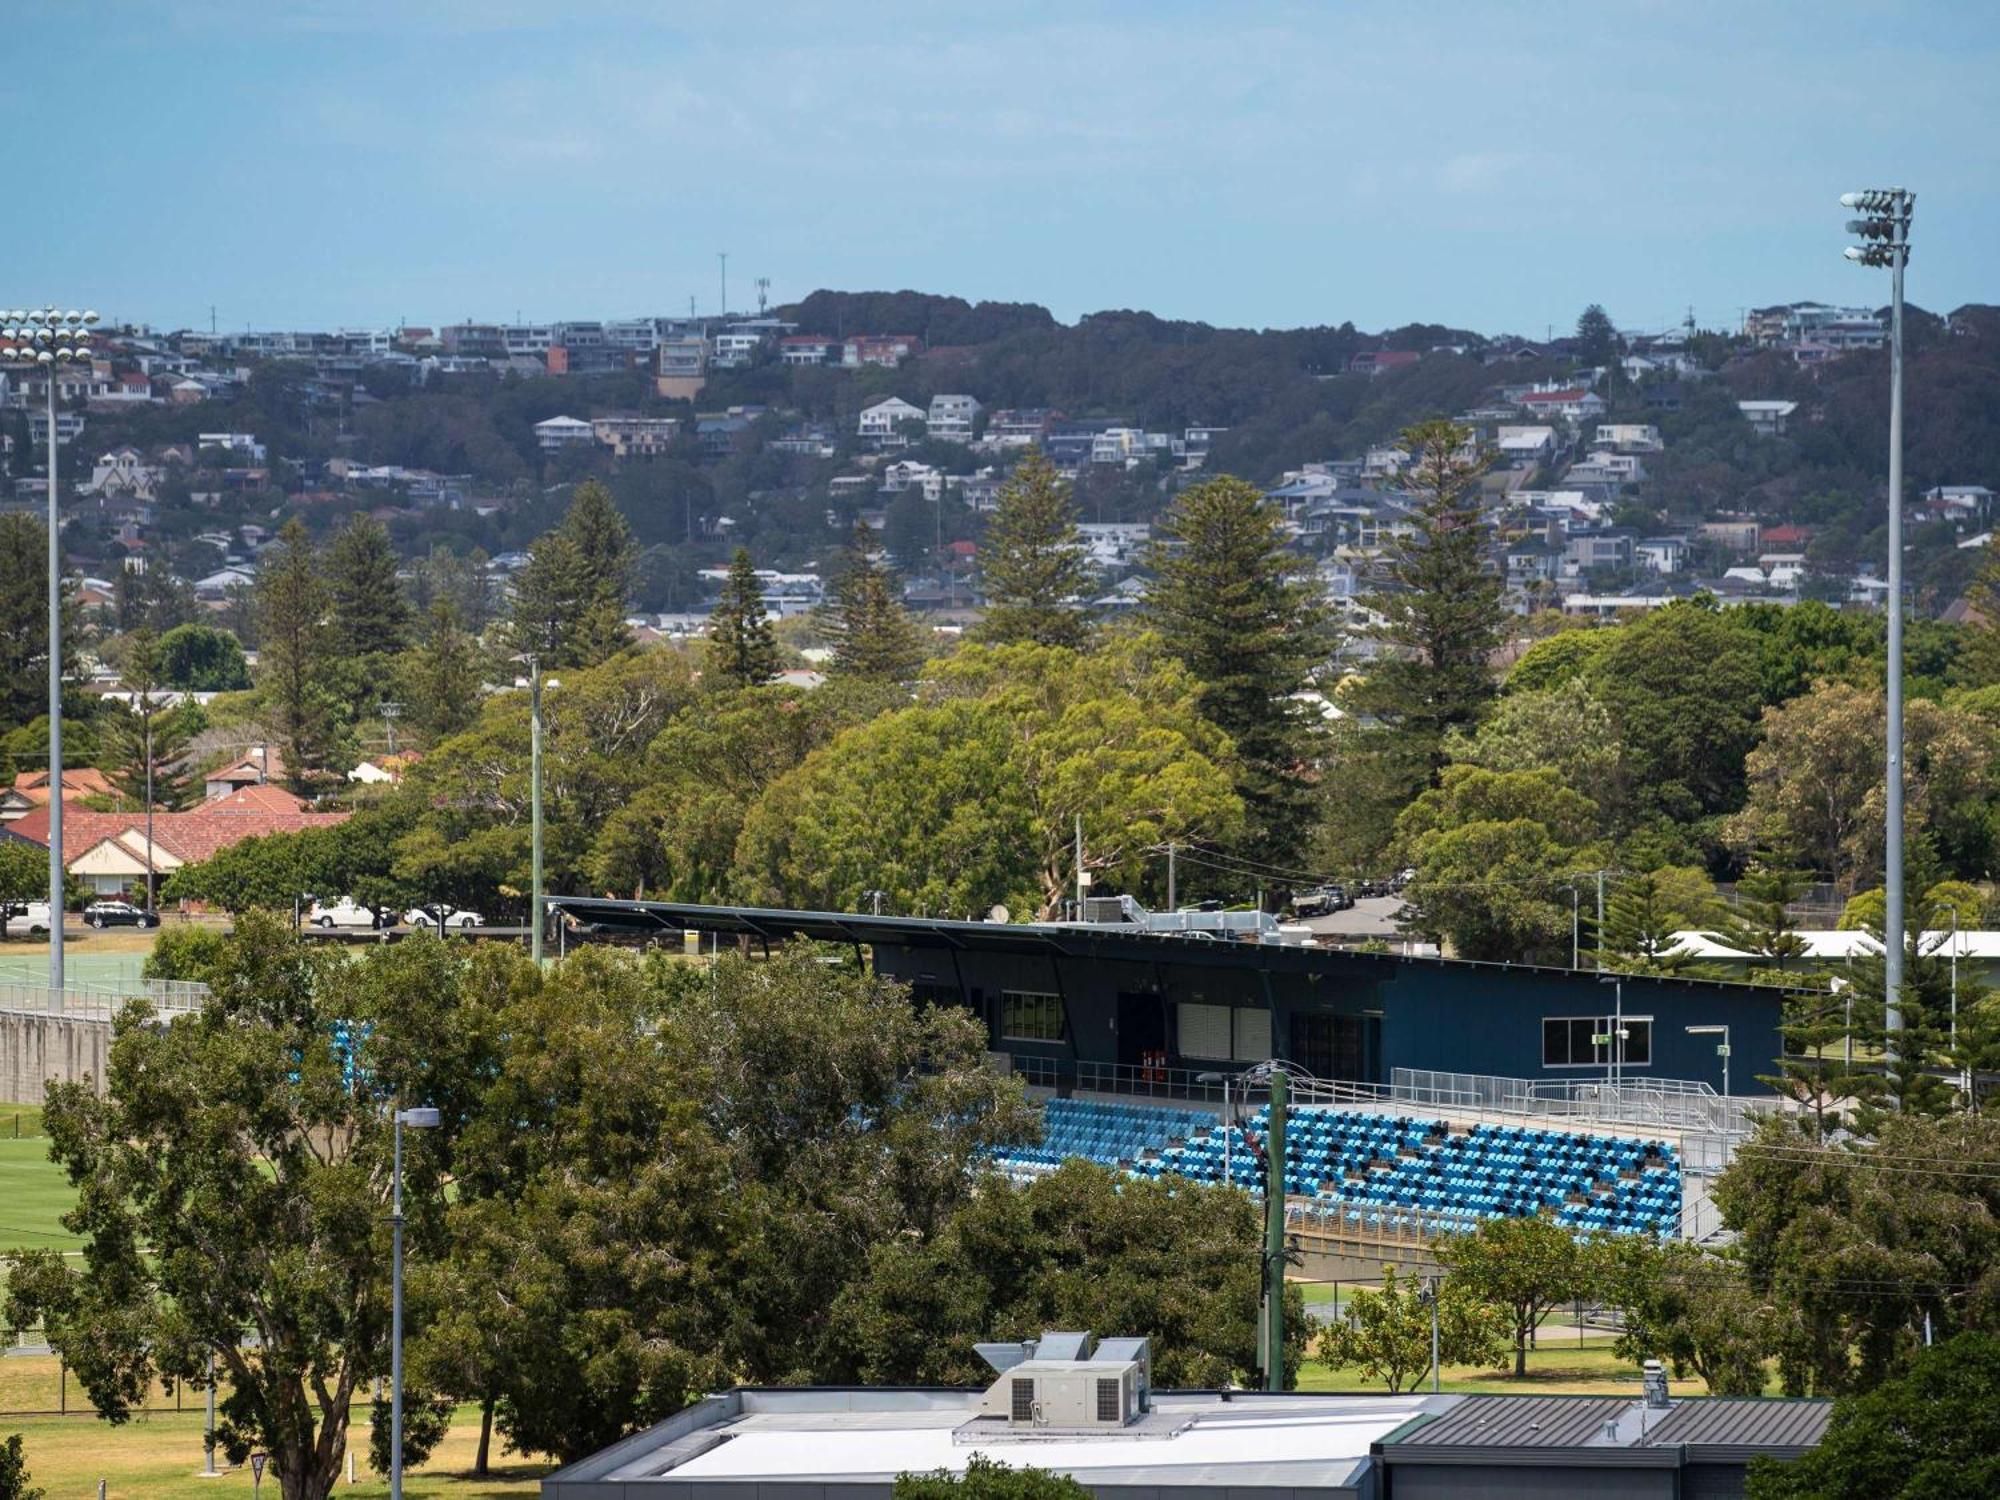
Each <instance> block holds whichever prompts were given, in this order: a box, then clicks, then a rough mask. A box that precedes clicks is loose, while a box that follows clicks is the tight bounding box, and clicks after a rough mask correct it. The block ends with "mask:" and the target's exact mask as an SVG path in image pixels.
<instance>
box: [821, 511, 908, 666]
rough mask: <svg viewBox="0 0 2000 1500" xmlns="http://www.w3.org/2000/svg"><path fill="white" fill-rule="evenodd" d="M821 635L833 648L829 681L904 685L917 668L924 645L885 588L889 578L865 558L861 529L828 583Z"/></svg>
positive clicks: (865, 544) (866, 551)
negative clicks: (843, 678) (829, 601)
mask: <svg viewBox="0 0 2000 1500" xmlns="http://www.w3.org/2000/svg"><path fill="white" fill-rule="evenodd" d="M833 587H834V599H833V607H832V608H831V609H830V610H829V611H827V615H826V634H827V638H828V641H829V643H830V644H831V645H832V647H833V660H832V663H831V664H830V667H829V672H830V673H831V674H832V675H840V674H846V675H848V676H852V677H861V678H867V679H870V680H873V681H878V682H908V681H909V680H910V679H912V678H913V677H915V676H916V675H917V671H918V669H919V668H920V667H921V666H922V665H923V660H924V643H923V636H922V635H921V634H920V633H919V631H918V629H917V626H916V622H915V621H913V620H911V618H910V616H909V612H908V611H907V610H905V609H904V608H903V602H902V600H900V599H898V598H897V597H896V594H895V591H894V589H893V588H892V587H891V586H890V580H889V575H888V574H887V573H886V572H885V571H884V570H883V569H882V568H881V567H880V566H879V565H878V564H877V563H876V562H875V560H874V558H873V557H872V556H871V555H870V553H869V542H868V537H867V533H866V531H865V529H863V528H858V527H857V528H856V530H855V534H854V546H853V549H852V552H851V553H850V555H849V558H848V560H847V565H846V566H845V567H844V568H843V569H842V570H841V573H840V576H839V577H838V578H836V579H835V580H834V586H833Z"/></svg>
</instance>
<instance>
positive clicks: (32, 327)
mask: <svg viewBox="0 0 2000 1500" xmlns="http://www.w3.org/2000/svg"><path fill="white" fill-rule="evenodd" d="M96 321H97V314H96V313H94V312H77V311H75V310H73V309H72V310H71V311H69V312H63V311H60V310H59V309H57V308H55V307H53V306H51V307H43V308H18V307H17V308H13V309H10V310H7V311H5V312H4V313H0V359H9V360H22V361H29V362H32V363H34V364H37V365H39V366H41V369H42V373H43V374H44V375H46V376H47V377H48V382H49V408H48V410H49V497H48V498H49V994H50V997H51V998H50V1001H49V1003H50V1005H52V1006H54V1007H55V1008H57V1009H60V1008H61V1007H62V990H63V834H62V825H63V805H62V803H63V797H62V792H63V785H62V774H63V762H62V542H61V539H60V536H59V533H58V527H59V525H60V524H61V520H62V516H61V513H60V511H59V509H58V507H57V504H56V496H57V495H58V494H59V493H60V492H61V486H60V485H59V483H58V482H57V481H58V476H57V472H56V454H57V449H58V448H59V447H60V446H61V437H60V435H59V434H58V432H57V430H56V384H57V379H56V376H57V372H58V371H59V370H60V369H61V368H62V366H63V365H65V364H67V363H69V362H70V361H72V360H77V359H89V358H90V325H91V324H93V323H95V322H96Z"/></svg>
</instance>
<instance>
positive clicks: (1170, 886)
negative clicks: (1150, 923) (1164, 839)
mask: <svg viewBox="0 0 2000 1500" xmlns="http://www.w3.org/2000/svg"><path fill="white" fill-rule="evenodd" d="M1179 847H1180V846H1179V845H1178V844H1175V843H1174V842H1172V841H1171V840H1169V841H1168V843H1167V910H1168V911H1179V910H1180V903H1179V901H1178V900H1177V899H1176V898H1175V891H1174V854H1175V851H1176V850H1178V849H1179Z"/></svg>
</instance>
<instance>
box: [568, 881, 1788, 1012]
mask: <svg viewBox="0 0 2000 1500" xmlns="http://www.w3.org/2000/svg"><path fill="white" fill-rule="evenodd" d="M547 901H548V904H549V905H550V906H551V907H554V908H556V909H558V910H560V911H564V912H567V913H569V914H570V915H571V916H573V917H575V918H577V919H578V920H580V921H584V922H590V923H595V924H597V925H598V926H599V927H601V928H603V929H605V930H609V931H618V932H626V933H631V934H634V935H642V934H649V933H657V934H665V933H669V932H679V931H683V930H687V929H695V930H699V931H702V932H719V933H727V934H737V935H742V936H747V937H754V938H758V939H761V940H763V941H765V942H782V941H784V940H785V939H787V938H794V937H803V938H813V939H817V940H818V941H821V942H829V943H866V944H869V945H870V946H873V945H877V944H880V945H882V946H885V947H896V948H946V949H955V950H959V951H971V950H979V951H984V952H1003V953H1027V954H1043V955H1062V956H1072V957H1095V958H1118V957H1128V958H1137V959H1141V960H1144V961H1147V962H1158V961H1159V960H1161V959H1163V958H1171V959H1172V960H1173V961H1174V962H1175V963H1197V964H1204V965H1210V966H1215V967H1240V966H1242V965H1244V964H1246V963H1251V964H1255V965H1258V966H1261V967H1268V968H1271V969H1273V970H1284V971H1296V972H1308V973H1310V972H1319V973H1329V972H1342V971H1345V972H1347V973H1350V974H1351V973H1354V972H1355V971H1356V970H1364V969H1372V970H1375V971H1378V972H1384V973H1393V972H1395V971H1397V970H1398V969H1404V968H1410V967H1429V968H1433V969H1451V970H1465V971H1478V972H1486V973H1502V972H1505V973H1515V974H1547V975H1561V976H1563V977H1564V978H1575V977H1577V976H1578V975H1579V974H1581V973H1584V972H1586V971H1582V970H1574V969H1567V968H1562V967H1560V966H1556V965H1549V964H1509V963H1491V962H1481V961H1476V960H1471V959H1461V958H1442V957H1435V956H1431V955H1419V954H1403V953H1366V952H1362V951H1361V950H1359V949H1355V948H1319V947H1312V946H1308V945H1303V944H1280V943H1248V942H1230V941H1218V940H1201V939H1193V938H1189V937H1186V936H1183V935H1181V934H1179V933H1160V932H1144V931H1140V930H1138V929H1137V928H1134V927H1132V926H1130V925H1129V924H1123V923H1110V922H1107V923H1103V924H1101V925H1098V924H1092V923H1087V922H974V921H962V920H958V919H955V918H950V917H878V916H872V915H870V914H868V913H866V912H838V911H796V910H792V909H790V908H786V907H768V906H702V905H696V904H693V903H689V902H677V901H618V900H613V899H611V898H609V897H601V896H550V897H548V898H547ZM1590 972H1593V973H1594V971H1590ZM1602 977H1604V978H1606V979H1610V978H1620V979H1623V980H1624V982H1625V983H1626V984H1627V985H1630V986H1638V987H1640V988H1641V989H1644V988H1646V987H1649V986H1650V987H1665V988H1668V989H1686V988H1708V989H1727V990H1735V991H1739V992H1740V991H1742V990H1744V989H1745V988H1754V989H1755V990H1756V992H1757V993H1758V994H1759V995H1761V996H1765V997H1767V998H1770V999H1772V1000H1773V1001H1775V1000H1777V999H1778V998H1779V997H1781V996H1782V995H1783V994H1784V989H1783V987H1781V986H1777V985H1756V986H1745V985H1743V984H1742V983H1740V982H1735V981H1730V980H1718V979H1698V978H1690V977H1688V976H1685V975H1671V976H1669V975H1651V974H1623V975H1619V974H1614V973H1613V972H1612V971H1610V970H1606V971H1605V972H1604V974H1603V976H1602Z"/></svg>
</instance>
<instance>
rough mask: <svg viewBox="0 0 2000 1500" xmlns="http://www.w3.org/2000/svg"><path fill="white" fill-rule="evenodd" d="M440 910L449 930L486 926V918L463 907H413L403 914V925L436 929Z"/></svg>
mask: <svg viewBox="0 0 2000 1500" xmlns="http://www.w3.org/2000/svg"><path fill="white" fill-rule="evenodd" d="M440 910H442V911H443V912H444V925H445V926H446V927H447V928H452V927H484V926H485V925H486V918H484V917H482V916H480V915H479V913H478V912H476V911H466V910H465V909H464V908H463V907H458V906H446V907H442V908H439V907H429V906H413V907H411V908H410V909H409V910H408V911H406V912H404V913H403V925H404V926H405V927H435V926H437V913H438V911H440Z"/></svg>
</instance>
